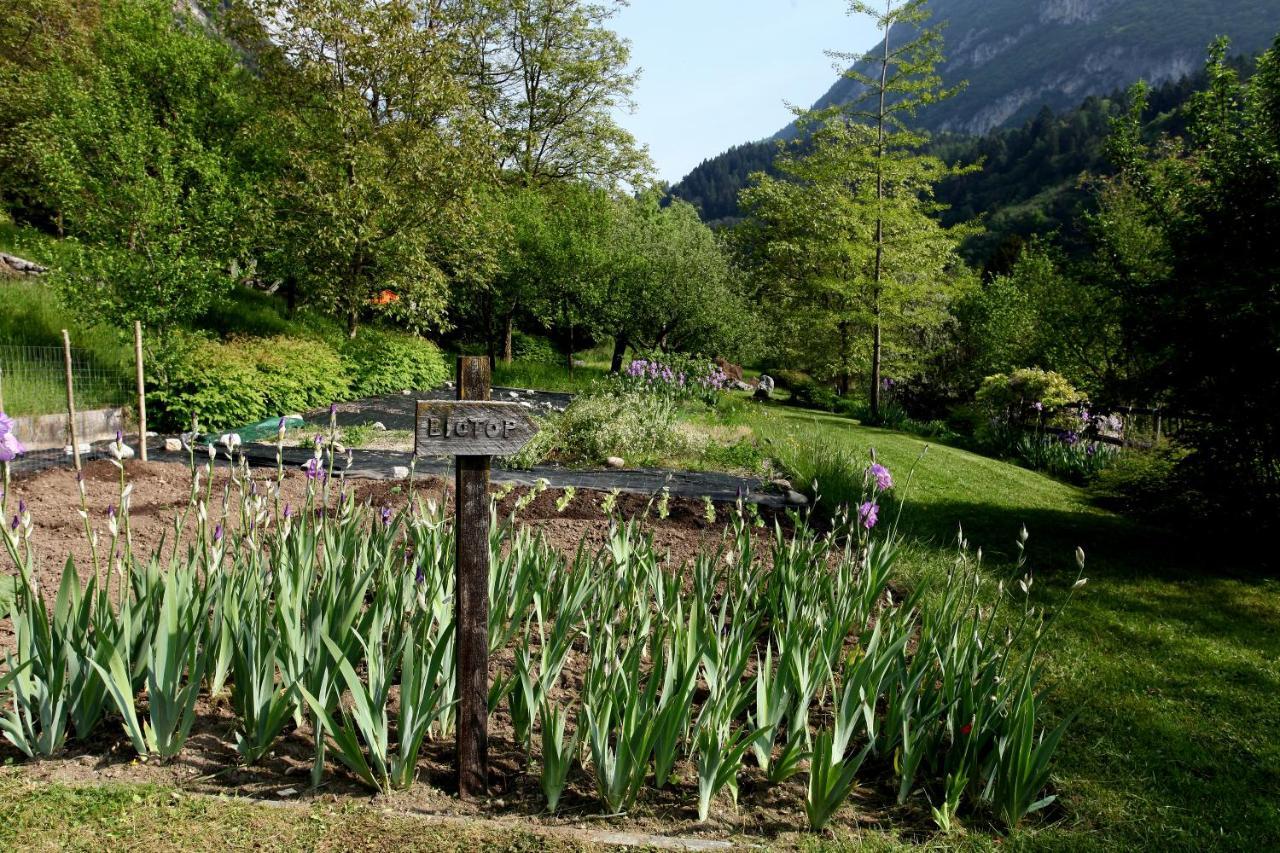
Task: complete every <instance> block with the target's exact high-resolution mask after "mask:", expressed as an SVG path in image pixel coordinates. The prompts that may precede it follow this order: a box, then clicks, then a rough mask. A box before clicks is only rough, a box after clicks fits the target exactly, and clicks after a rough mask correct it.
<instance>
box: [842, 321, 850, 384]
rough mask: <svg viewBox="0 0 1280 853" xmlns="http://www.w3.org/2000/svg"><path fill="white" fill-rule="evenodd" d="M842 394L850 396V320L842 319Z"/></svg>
mask: <svg viewBox="0 0 1280 853" xmlns="http://www.w3.org/2000/svg"><path fill="white" fill-rule="evenodd" d="M840 395H841V396H842V397H848V396H849V321H848V320H841V321H840Z"/></svg>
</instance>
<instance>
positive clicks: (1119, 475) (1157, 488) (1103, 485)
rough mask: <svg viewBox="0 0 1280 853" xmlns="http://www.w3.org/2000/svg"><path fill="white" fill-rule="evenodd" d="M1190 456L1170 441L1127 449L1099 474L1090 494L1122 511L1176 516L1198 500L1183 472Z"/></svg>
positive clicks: (1189, 453)
mask: <svg viewBox="0 0 1280 853" xmlns="http://www.w3.org/2000/svg"><path fill="white" fill-rule="evenodd" d="M1190 455H1191V451H1190V450H1187V449H1186V448H1184V447H1179V446H1178V445H1176V444H1172V443H1170V442H1167V441H1166V442H1161V443H1160V444H1158V445H1156V446H1155V447H1153V448H1151V449H1150V450H1138V449H1130V450H1127V451H1125V452H1124V453H1121V454H1119V456H1118V457H1117V458H1116V459H1114V460H1113V461H1112V462H1111V464H1110V465H1108V466H1107V467H1106V468H1105V469H1104V470H1103V471H1101V472H1099V474H1098V476H1097V477H1096V478H1095V479H1094V481H1093V483H1092V484H1091V486H1090V489H1089V492H1090V494H1092V495H1093V496H1094V497H1096V498H1098V499H1099V500H1100V501H1101V502H1102V503H1105V504H1107V505H1108V506H1111V507H1113V508H1115V509H1117V510H1120V511H1121V512H1126V513H1132V514H1141V515H1148V516H1154V517H1171V516H1177V515H1179V514H1181V513H1183V512H1185V511H1186V510H1188V509H1190V508H1191V506H1192V504H1193V503H1194V501H1195V500H1196V499H1195V497H1194V496H1193V493H1192V492H1191V490H1189V489H1188V484H1187V483H1186V482H1184V481H1185V478H1184V477H1183V476H1182V471H1181V466H1182V463H1183V461H1184V460H1185V459H1187V457H1188V456H1190Z"/></svg>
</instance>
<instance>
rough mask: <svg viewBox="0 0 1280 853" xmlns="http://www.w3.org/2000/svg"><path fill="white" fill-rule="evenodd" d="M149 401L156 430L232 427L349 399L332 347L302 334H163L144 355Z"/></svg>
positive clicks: (348, 383) (347, 387) (337, 358)
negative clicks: (224, 339)
mask: <svg viewBox="0 0 1280 853" xmlns="http://www.w3.org/2000/svg"><path fill="white" fill-rule="evenodd" d="M147 370H148V378H147V402H148V406H149V407H150V408H151V410H152V411H153V412H154V418H155V423H156V425H157V427H159V428H160V429H166V430H187V429H190V428H191V419H192V417H193V416H194V417H195V418H196V419H197V420H198V422H199V424H200V429H201V430H203V431H218V430H224V429H232V428H235V427H239V426H244V425H245V424H250V423H255V422H257V421H260V420H263V419H265V418H268V417H274V416H276V415H283V414H288V413H290V412H303V411H306V410H308V409H314V408H317V407H319V406H323V405H325V404H327V403H330V402H333V401H334V400H340V399H343V398H344V397H346V396H347V394H348V391H349V389H350V380H349V379H348V378H347V373H346V370H345V369H344V368H343V365H342V360H341V358H339V356H338V354H337V353H336V352H335V351H334V350H333V348H332V347H330V346H328V345H327V344H324V343H321V342H320V341H314V340H309V339H306V338H293V337H285V336H277V337H273V338H239V339H237V340H233V341H230V342H228V343H219V342H217V341H215V340H212V339H211V338H209V337H207V336H204V335H200V334H196V333H191V332H183V331H175V332H171V333H170V334H168V335H166V336H165V338H164V339H163V341H161V342H160V344H159V346H157V347H156V349H155V351H154V352H153V353H152V355H151V356H150V358H148V360H147Z"/></svg>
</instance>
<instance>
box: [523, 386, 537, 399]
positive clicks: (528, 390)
mask: <svg viewBox="0 0 1280 853" xmlns="http://www.w3.org/2000/svg"><path fill="white" fill-rule="evenodd" d="M524 393H525V396H526V397H532V396H533V395H534V394H537V393H538V392H537V391H535V390H533V389H532V388H526V389H525V391H524Z"/></svg>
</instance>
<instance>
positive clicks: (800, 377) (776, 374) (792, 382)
mask: <svg viewBox="0 0 1280 853" xmlns="http://www.w3.org/2000/svg"><path fill="white" fill-rule="evenodd" d="M769 376H771V377H772V378H773V381H774V384H775V385H777V386H778V387H779V388H783V389H785V390H787V391H791V390H794V389H795V387H796V386H797V385H803V384H805V383H811V382H813V379H812V377H810V376H809V374H807V373H805V372H804V371H802V370H775V371H772V372H769Z"/></svg>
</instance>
